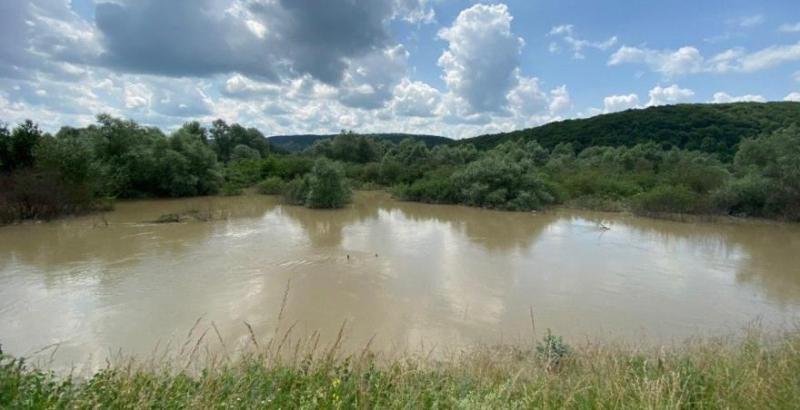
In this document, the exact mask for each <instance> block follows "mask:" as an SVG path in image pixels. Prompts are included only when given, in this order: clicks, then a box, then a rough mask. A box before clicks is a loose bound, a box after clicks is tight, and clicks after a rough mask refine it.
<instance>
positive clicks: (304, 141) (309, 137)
mask: <svg viewBox="0 0 800 410" xmlns="http://www.w3.org/2000/svg"><path fill="white" fill-rule="evenodd" d="M337 135H339V134H299V135H275V136H271V137H267V141H269V143H270V144H272V145H274V146H277V147H278V148H281V149H283V150H286V151H288V152H300V151H303V150H304V149H306V148H308V147H310V146H312V145H314V143H315V142H317V141H321V140H325V139H330V138H333V137H335V136H337ZM359 135H363V136H367V137H373V138H376V139H379V140H386V141H390V142H393V143H395V144H396V143H398V142H400V141H402V140H404V139H406V138H411V139H413V140H416V141H421V142H423V143H425V145H427V146H428V147H433V146H436V145H440V144H450V143H452V142H453V141H454V140H452V139H450V138H446V137H441V136H438V135H425V134H404V133H379V134H359Z"/></svg>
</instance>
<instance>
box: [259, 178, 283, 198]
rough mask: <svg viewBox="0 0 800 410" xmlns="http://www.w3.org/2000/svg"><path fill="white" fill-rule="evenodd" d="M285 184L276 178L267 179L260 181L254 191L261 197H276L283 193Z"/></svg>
mask: <svg viewBox="0 0 800 410" xmlns="http://www.w3.org/2000/svg"><path fill="white" fill-rule="evenodd" d="M284 185H285V183H284V182H283V180H282V179H280V178H278V177H269V178H267V179H265V180H263V181H261V182H260V183H259V184H258V185H257V186H256V190H257V191H258V193H259V194H262V195H278V194H280V193H281V192H283V189H284Z"/></svg>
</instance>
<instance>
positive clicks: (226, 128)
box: [208, 120, 270, 163]
mask: <svg viewBox="0 0 800 410" xmlns="http://www.w3.org/2000/svg"><path fill="white" fill-rule="evenodd" d="M208 135H209V136H210V139H209V141H208V144H209V145H210V146H211V148H212V149H213V150H214V152H215V153H216V154H217V158H218V159H219V160H220V161H222V162H224V163H227V162H228V161H231V160H239V159H256V158H254V157H255V154H253V153H252V151H250V150H245V149H244V148H238V147H240V146H243V147H246V148H249V149H251V150H253V151H256V152H258V158H263V157H266V156H267V155H269V153H270V147H269V143H268V142H267V139H266V138H265V137H264V134H262V133H261V132H260V131H258V130H257V129H255V128H245V127H243V126H241V125H239V124H232V125H228V124H227V123H226V122H225V121H223V120H216V121H214V122H213V123H212V125H211V129H210V131H209V132H208ZM237 148H238V152H236V151H237Z"/></svg>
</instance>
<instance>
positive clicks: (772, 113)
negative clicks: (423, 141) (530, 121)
mask: <svg viewBox="0 0 800 410" xmlns="http://www.w3.org/2000/svg"><path fill="white" fill-rule="evenodd" d="M791 124H798V125H800V103H797V102H773V103H734V104H681V105H671V106H660V107H650V108H646V109H639V110H628V111H624V112H618V113H613V114H605V115H599V116H596V117H592V118H586V119H577V120H566V121H561V122H554V123H551V124H546V125H543V126H540V127H536V128H529V129H526V130H520V131H512V132H508V133H502V134H493V135H483V136H479V137H475V138H468V139H464V140H461V141H460V143H472V144H474V145H475V146H476V147H477V148H479V149H488V148H492V147H494V146H496V145H498V144H500V143H502V142H505V141H509V140H519V139H524V140H526V141H528V140H537V141H538V142H539V143H540V144H541V145H543V146H544V147H546V148H553V147H554V146H556V145H558V144H559V143H562V142H566V143H572V145H573V147H574V148H576V149H577V150H578V151H580V150H582V149H584V148H587V147H590V146H620V145H626V146H632V145H635V144H638V143H643V142H648V141H655V142H657V143H660V144H662V146H664V147H668V146H676V147H680V148H686V149H690V150H702V151H705V152H715V153H719V154H720V155H721V156H722V157H723V158H731V157H732V156H733V154H734V153H735V146H736V144H737V143H738V142H739V141H740V140H741V139H742V138H747V137H755V136H758V135H760V134H762V133H766V132H772V131H774V130H776V129H778V128H781V127H785V126H788V125H791Z"/></svg>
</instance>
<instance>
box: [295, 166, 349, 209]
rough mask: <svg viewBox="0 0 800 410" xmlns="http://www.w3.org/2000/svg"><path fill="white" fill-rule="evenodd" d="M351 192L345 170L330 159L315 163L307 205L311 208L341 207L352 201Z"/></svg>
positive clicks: (309, 184)
mask: <svg viewBox="0 0 800 410" xmlns="http://www.w3.org/2000/svg"><path fill="white" fill-rule="evenodd" d="M350 198H351V192H350V188H349V187H348V186H347V181H346V180H345V177H344V172H342V170H341V169H340V167H338V166H337V165H336V164H335V163H333V162H331V161H330V160H327V159H324V158H320V159H318V160H317V161H316V162H315V163H314V168H313V169H312V170H311V175H310V178H309V183H308V194H307V196H306V203H305V205H306V206H307V207H309V208H324V209H334V208H341V207H343V206H345V205H346V204H348V203H349V202H350Z"/></svg>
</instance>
